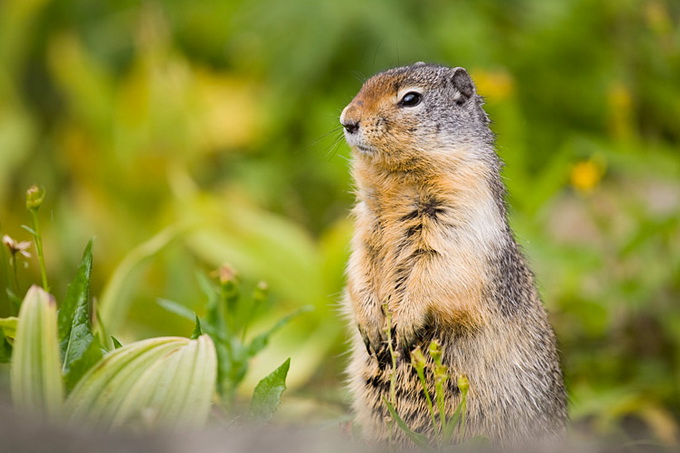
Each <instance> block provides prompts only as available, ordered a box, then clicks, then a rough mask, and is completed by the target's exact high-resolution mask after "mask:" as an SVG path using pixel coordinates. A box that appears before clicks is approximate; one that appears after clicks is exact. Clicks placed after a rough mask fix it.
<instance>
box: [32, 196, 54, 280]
mask: <svg viewBox="0 0 680 453" xmlns="http://www.w3.org/2000/svg"><path fill="white" fill-rule="evenodd" d="M29 211H30V212H31V223H32V224H33V233H34V234H33V236H34V237H35V248H36V250H37V252H38V262H39V264H40V275H41V277H42V286H43V289H44V290H45V292H48V293H49V292H50V286H49V284H48V283H47V268H46V267H45V254H44V253H43V244H42V236H41V234H40V223H39V222H38V211H37V209H29Z"/></svg>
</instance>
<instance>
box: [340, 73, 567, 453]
mask: <svg viewBox="0 0 680 453" xmlns="http://www.w3.org/2000/svg"><path fill="white" fill-rule="evenodd" d="M482 104H483V101H482V99H481V98H480V97H479V96H478V95H477V94H476V90H475V85H474V83H473V82H472V79H471V78H470V76H469V75H468V73H467V72H466V71H465V69H463V68H449V67H445V66H439V65H431V64H425V63H416V64H414V65H412V66H405V67H400V68H395V69H390V70H388V71H385V72H382V73H380V74H378V75H376V76H374V77H372V78H371V79H369V80H368V81H367V82H366V83H365V84H364V85H363V87H362V88H361V91H359V93H358V94H357V95H356V97H355V98H354V99H353V100H352V102H351V103H350V104H349V105H348V106H347V107H345V109H344V110H343V112H342V115H341V117H340V122H341V124H342V126H343V127H344V129H345V137H346V139H347V141H348V143H349V145H350V146H351V148H352V149H353V164H352V171H353V176H354V179H355V182H356V192H357V194H356V197H357V204H356V206H355V208H354V211H353V212H354V216H355V222H356V230H355V234H354V238H353V241H352V254H351V257H350V260H349V264H348V271H347V274H348V284H347V289H346V300H347V302H346V306H347V310H348V313H349V316H350V318H351V322H352V326H353V327H352V328H353V329H354V331H355V336H354V337H355V338H354V345H353V357H352V360H351V364H350V366H349V375H350V381H351V384H350V385H351V391H352V393H353V397H354V410H355V412H356V419H357V422H358V423H359V424H360V425H361V426H362V427H363V430H364V433H365V435H366V436H367V437H368V438H371V439H375V440H386V439H387V438H388V436H393V437H392V438H393V439H395V438H396V439H397V440H400V439H401V440H405V439H406V437H405V435H404V433H403V432H401V431H400V430H396V432H392V434H389V431H390V429H391V428H389V425H388V420H389V419H390V417H389V412H388V410H387V407H386V404H385V403H384V401H383V400H382V398H383V397H385V398H387V397H388V393H389V388H390V376H392V375H394V377H395V382H396V388H395V395H396V398H395V401H394V402H395V406H396V407H395V408H396V411H397V413H398V414H399V415H400V416H401V417H402V418H403V419H404V421H406V423H407V424H409V426H410V427H411V428H412V429H413V430H414V431H417V432H421V433H424V434H426V435H432V434H433V433H432V431H433V429H434V428H433V426H432V425H433V423H432V419H431V418H430V414H429V412H428V408H427V406H426V399H425V397H424V392H423V389H422V386H421V385H420V383H419V380H418V376H417V374H416V372H415V371H414V369H413V368H412V366H411V356H410V353H411V351H412V350H413V349H414V348H415V347H417V346H421V347H424V348H427V345H428V344H429V343H430V341H431V340H432V339H437V340H438V341H439V342H440V343H441V345H442V346H443V350H444V364H445V365H446V366H447V367H448V370H449V373H450V375H451V376H452V379H450V380H449V381H448V383H447V389H446V393H447V395H446V408H447V409H446V410H447V411H449V415H450V414H451V413H452V412H453V411H454V410H455V408H456V407H457V406H458V401H459V400H460V389H459V388H458V387H457V384H456V379H455V377H456V376H459V375H465V376H467V378H468V380H469V384H470V388H469V394H468V398H467V414H466V426H465V431H464V432H460V434H458V437H459V438H458V439H455V441H461V440H465V439H468V438H473V437H475V436H484V437H487V438H488V439H490V440H491V442H493V443H497V444H502V445H503V444H505V445H507V444H513V443H516V442H533V441H539V440H541V441H542V440H546V439H551V438H555V437H559V436H560V435H561V434H562V433H563V431H564V429H565V425H566V420H567V412H566V394H565V389H564V384H563V378H562V372H561V370H560V366H559V358H558V354H557V352H556V345H555V337H554V334H553V331H552V329H551V327H550V324H549V323H548V320H547V316H546V312H545V310H544V309H543V306H542V304H541V301H540V298H539V295H538V293H537V290H536V287H535V284H534V279H533V275H532V273H531V271H530V270H529V269H528V267H527V264H526V261H525V258H524V256H523V254H522V252H521V250H520V249H519V247H518V245H517V243H516V241H515V239H514V236H513V233H512V231H511V230H510V227H509V225H508V220H507V209H506V204H505V187H504V185H503V182H502V180H501V176H500V170H501V167H502V163H501V161H500V158H499V157H498V156H497V154H496V152H495V151H494V136H493V133H492V132H491V130H490V129H489V119H488V117H487V115H486V113H485V112H484V110H483V109H482ZM388 315H389V319H388ZM388 323H389V325H390V326H391V329H386V328H387V326H388ZM388 330H389V331H388ZM390 333H391V335H390ZM388 337H389V338H392V340H393V343H392V344H393V350H394V351H395V354H396V364H397V365H396V369H393V366H392V356H393V354H390V352H389V350H390V348H389V345H388V342H387V338H388ZM431 393H432V392H431ZM393 431H394V430H393Z"/></svg>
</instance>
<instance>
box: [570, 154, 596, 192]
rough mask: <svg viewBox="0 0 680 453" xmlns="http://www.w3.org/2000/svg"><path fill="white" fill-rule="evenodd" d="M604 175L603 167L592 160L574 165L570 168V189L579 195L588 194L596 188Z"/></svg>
mask: <svg viewBox="0 0 680 453" xmlns="http://www.w3.org/2000/svg"><path fill="white" fill-rule="evenodd" d="M603 175H604V165H603V164H602V163H600V162H597V161H596V160H594V159H589V160H585V161H582V162H578V163H576V164H574V165H573V166H572V168H571V174H570V178H569V179H570V182H571V185H572V187H574V188H575V189H576V190H578V191H579V192H581V193H590V192H592V191H593V189H595V187H597V185H598V184H599V183H600V180H601V179H602V176H603Z"/></svg>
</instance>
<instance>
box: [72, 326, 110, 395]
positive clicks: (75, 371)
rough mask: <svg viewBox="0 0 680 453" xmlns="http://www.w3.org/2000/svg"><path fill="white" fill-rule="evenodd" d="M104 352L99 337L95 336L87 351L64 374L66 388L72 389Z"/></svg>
mask: <svg viewBox="0 0 680 453" xmlns="http://www.w3.org/2000/svg"><path fill="white" fill-rule="evenodd" d="M114 344H115V343H114ZM104 353H105V351H104V348H102V345H101V343H100V342H99V338H97V337H94V339H93V340H92V341H91V342H90V345H89V346H88V347H87V349H86V350H85V352H84V353H83V354H82V355H81V356H80V357H78V358H77V359H75V360H73V361H72V362H71V365H70V367H69V369H68V372H67V373H66V374H65V375H64V383H65V384H66V390H67V391H71V390H72V389H73V388H74V387H75V386H76V384H77V383H78V381H80V379H81V378H82V377H83V376H84V375H85V373H87V371H88V370H89V369H90V368H92V367H93V366H94V365H95V364H97V362H99V361H100V360H101V358H102V357H103V356H104Z"/></svg>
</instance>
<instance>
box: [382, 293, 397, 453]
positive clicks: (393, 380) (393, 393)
mask: <svg viewBox="0 0 680 453" xmlns="http://www.w3.org/2000/svg"><path fill="white" fill-rule="evenodd" d="M383 311H384V312H385V319H386V322H387V326H386V327H385V331H386V332H385V335H386V336H387V347H388V350H389V352H390V358H391V359H392V371H391V372H390V404H391V405H392V407H393V408H394V411H395V413H397V414H398V412H397V355H396V353H395V351H394V346H393V344H392V312H391V311H390V309H389V307H388V305H387V303H384V304H383ZM393 429H394V420H393V421H392V422H391V423H390V430H389V439H388V441H389V443H390V444H391V443H392V435H393V432H392V431H393Z"/></svg>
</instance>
